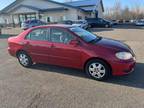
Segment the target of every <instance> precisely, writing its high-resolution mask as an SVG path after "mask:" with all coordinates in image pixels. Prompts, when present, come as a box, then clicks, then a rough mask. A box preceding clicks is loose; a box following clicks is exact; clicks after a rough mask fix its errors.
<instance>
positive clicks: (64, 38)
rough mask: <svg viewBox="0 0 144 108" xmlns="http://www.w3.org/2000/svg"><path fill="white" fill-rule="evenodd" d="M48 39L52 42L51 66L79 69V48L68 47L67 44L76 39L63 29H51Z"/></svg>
mask: <svg viewBox="0 0 144 108" xmlns="http://www.w3.org/2000/svg"><path fill="white" fill-rule="evenodd" d="M50 37H51V42H52V47H51V54H50V55H51V58H50V59H49V60H50V61H51V63H52V64H56V65H60V66H66V67H73V68H80V67H81V65H82V64H81V47H80V46H79V45H78V46H74V45H70V44H69V42H70V41H71V40H73V39H75V38H76V37H75V36H74V35H72V34H71V33H70V32H68V31H67V30H65V29H62V28H51V29H50Z"/></svg>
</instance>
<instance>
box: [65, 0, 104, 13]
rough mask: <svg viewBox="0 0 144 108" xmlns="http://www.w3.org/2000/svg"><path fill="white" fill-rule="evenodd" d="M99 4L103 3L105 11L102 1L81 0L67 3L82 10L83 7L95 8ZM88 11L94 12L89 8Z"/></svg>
mask: <svg viewBox="0 0 144 108" xmlns="http://www.w3.org/2000/svg"><path fill="white" fill-rule="evenodd" d="M98 2H100V3H101V6H102V9H103V11H104V7H103V2H102V0H80V1H72V2H66V3H65V4H68V5H71V6H75V7H81V8H82V7H86V6H95V5H97V4H98ZM84 10H87V9H84ZM88 10H93V8H91V9H90V8H89V9H88Z"/></svg>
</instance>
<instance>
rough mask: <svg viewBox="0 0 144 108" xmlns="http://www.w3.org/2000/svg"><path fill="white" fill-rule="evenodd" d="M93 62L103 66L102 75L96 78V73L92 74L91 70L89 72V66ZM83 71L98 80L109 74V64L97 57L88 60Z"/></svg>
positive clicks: (104, 78) (107, 76)
mask: <svg viewBox="0 0 144 108" xmlns="http://www.w3.org/2000/svg"><path fill="white" fill-rule="evenodd" d="M94 63H95V64H101V66H103V67H102V69H103V68H104V69H105V73H104V75H102V77H99V78H98V77H97V75H95V76H93V75H92V72H90V66H91V65H92V64H94ZM96 70H98V69H96ZM96 70H95V71H96ZM85 71H86V73H87V75H88V76H89V77H90V78H93V79H95V80H98V81H103V80H107V79H108V78H109V77H110V75H111V68H110V66H109V65H108V64H107V63H106V62H104V61H103V60H99V59H93V60H90V61H89V62H88V63H87V64H86V66H85ZM102 71H104V70H102ZM94 73H97V72H94Z"/></svg>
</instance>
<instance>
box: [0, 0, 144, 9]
mask: <svg viewBox="0 0 144 108" xmlns="http://www.w3.org/2000/svg"><path fill="white" fill-rule="evenodd" d="M14 1H15V0H0V10H2V9H3V8H4V7H6V6H7V5H9V4H10V3H12V2H14ZM55 1H59V2H63V1H64V0H55ZM115 1H116V0H103V3H104V7H105V8H106V7H112V6H113V5H114V4H115ZM119 1H121V5H122V7H126V6H128V7H133V6H134V5H135V4H138V5H140V6H141V7H142V8H144V0H119Z"/></svg>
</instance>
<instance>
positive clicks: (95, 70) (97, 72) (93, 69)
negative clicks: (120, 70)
mask: <svg viewBox="0 0 144 108" xmlns="http://www.w3.org/2000/svg"><path fill="white" fill-rule="evenodd" d="M89 73H90V74H91V75H92V76H93V77H94V78H98V79H99V78H102V77H104V76H105V73H106V70H105V67H104V66H103V65H102V64H100V63H92V64H91V65H90V66H89Z"/></svg>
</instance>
